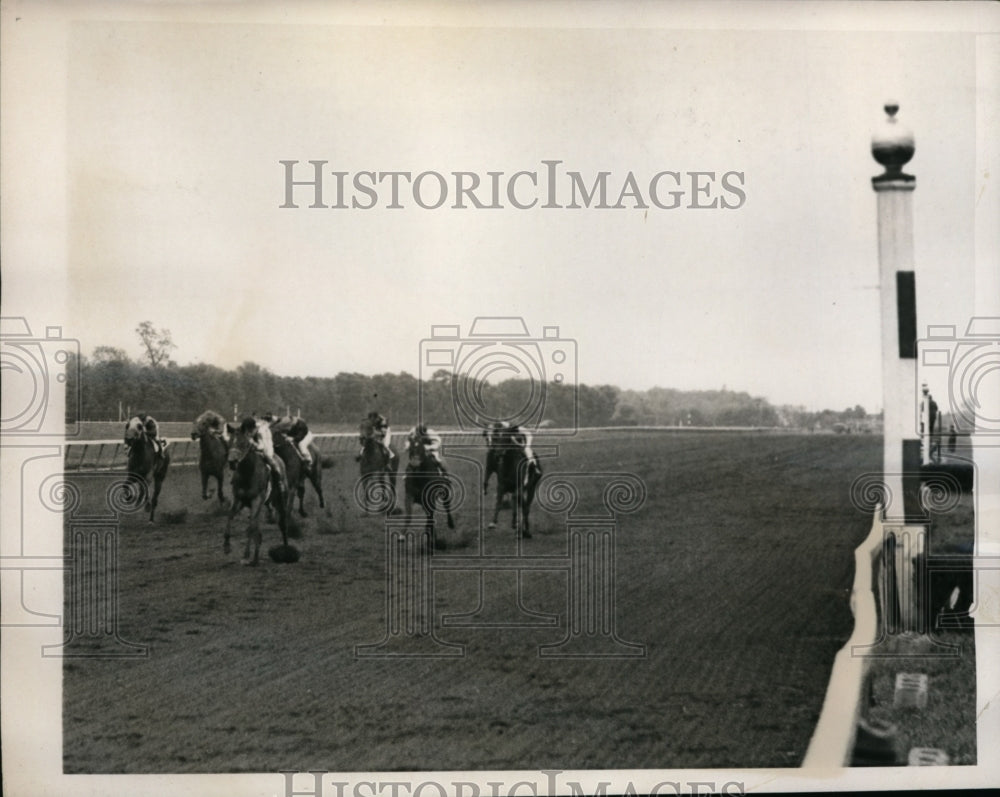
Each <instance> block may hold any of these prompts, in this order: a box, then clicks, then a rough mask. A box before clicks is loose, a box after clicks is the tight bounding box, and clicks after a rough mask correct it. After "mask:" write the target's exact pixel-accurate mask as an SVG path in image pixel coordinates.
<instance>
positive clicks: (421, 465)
mask: <svg viewBox="0 0 1000 797" xmlns="http://www.w3.org/2000/svg"><path fill="white" fill-rule="evenodd" d="M403 483H404V485H405V492H406V515H407V524H406V525H407V526H409V524H410V520H412V518H413V513H412V511H411V510H412V507H413V504H415V503H418V504H420V506H421V508H422V509H423V510H424V514H425V515H426V527H427V531H428V532H430V539H431V544H432V545H433V542H434V509H435V505H436V504H437V503H438V501H440V502H441V505H442V506H443V507H444V511H445V516H446V517H447V518H448V528H449V529H453V528H455V521H454V519H452V516H451V498H450V496H451V484H450V482H449V476H448V471H447V470H446V469H445V467H444V465H442V464H441V463H440V462H439V461H438V460H437V459H435V458H434V457H431V456H429V455H428V454H427V452H426V451H425V449H424V445H423V443H420V442H411V444H410V456H409V462H408V463H407V466H406V473H405V474H404V476H403Z"/></svg>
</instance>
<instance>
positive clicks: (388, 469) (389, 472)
mask: <svg viewBox="0 0 1000 797" xmlns="http://www.w3.org/2000/svg"><path fill="white" fill-rule="evenodd" d="M359 462H360V468H361V479H362V480H363V481H366V482H368V481H370V482H381V483H382V484H384V485H386V486H387V487H388V488H389V489H390V494H391V495H395V494H396V478H397V476H398V473H399V457H397V456H396V455H395V453H392V451H391V449H390V450H386V448H385V446H383V445H381V444H379V442H378V441H377V440H374V439H372V438H370V437H369V438H367V439H366V440H365V442H364V447H363V448H362V449H361V458H360V460H359ZM393 502H395V499H393ZM393 511H396V510H393Z"/></svg>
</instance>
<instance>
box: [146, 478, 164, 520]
mask: <svg viewBox="0 0 1000 797" xmlns="http://www.w3.org/2000/svg"><path fill="white" fill-rule="evenodd" d="M165 475H166V474H163V475H160V476H157V475H155V474H154V475H153V498H152V500H151V501H150V503H149V522H150V523H152V522H153V517H154V516H155V515H156V504H157V503H158V502H159V500H160V490H161V489H162V488H163V477H164V476H165Z"/></svg>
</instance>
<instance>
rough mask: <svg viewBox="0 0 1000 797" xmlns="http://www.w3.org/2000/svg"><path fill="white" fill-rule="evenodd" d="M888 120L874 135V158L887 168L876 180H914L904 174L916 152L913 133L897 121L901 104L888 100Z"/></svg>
mask: <svg viewBox="0 0 1000 797" xmlns="http://www.w3.org/2000/svg"><path fill="white" fill-rule="evenodd" d="M883 107H884V108H885V113H886V118H885V120H884V121H883V122H882V124H881V125H880V126H879V127H878V128H877V129H876V130H875V132H874V133H873V134H872V157H873V158H875V160H876V161H878V162H879V163H880V164H882V165H883V166H884V167H885V172H884V173H883V174H880V175H879V176H878V177H876V178H874V179H875V180H878V181H882V180H907V181H909V180H913V177H912V176H911V175H908V174H904V173H903V166H905V165H906V164H907V163H909V161H910V158H912V157H913V153H914V152H915V151H916V147H915V146H914V144H913V133H912V131H910V129H909V128H908V127H906V126H904V125H902V124H900V122H899V120H897V119H896V114H897V113H898V112H899V103H898V102H896V101H895V100H888V101H887V102H886V103H885V105H884V106H883Z"/></svg>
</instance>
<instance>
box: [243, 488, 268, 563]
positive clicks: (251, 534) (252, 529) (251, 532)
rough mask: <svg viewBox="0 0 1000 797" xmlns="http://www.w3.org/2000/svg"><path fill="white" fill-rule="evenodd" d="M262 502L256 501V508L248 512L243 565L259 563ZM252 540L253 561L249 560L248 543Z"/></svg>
mask: <svg viewBox="0 0 1000 797" xmlns="http://www.w3.org/2000/svg"><path fill="white" fill-rule="evenodd" d="M263 503H264V502H263V501H258V502H257V506H256V507H254V508H251V510H250V525H249V526H248V527H247V544H246V547H245V548H244V549H243V564H245V565H246V564H249V565H256V564H257V563H258V562H259V561H260V543H261V539H262V536H263V535H262V534H261V531H260V509H261V506H262V505H263ZM251 540H253V543H254V549H253V559H252V560H251V559H250V541H251Z"/></svg>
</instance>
